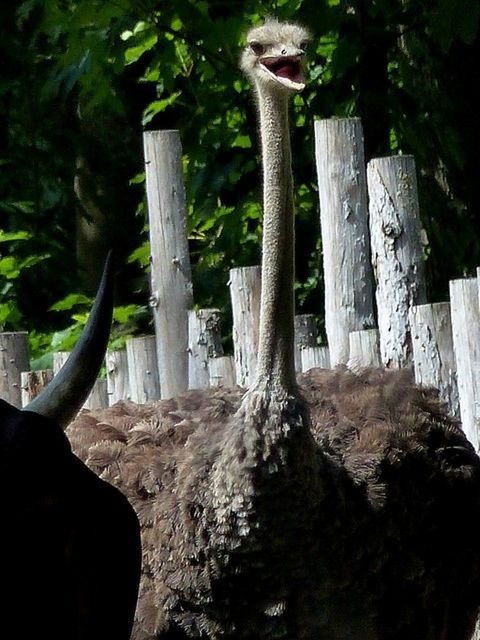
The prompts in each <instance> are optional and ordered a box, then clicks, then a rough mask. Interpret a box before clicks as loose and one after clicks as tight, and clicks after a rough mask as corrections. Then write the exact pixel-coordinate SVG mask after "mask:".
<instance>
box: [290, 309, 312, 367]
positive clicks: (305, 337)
mask: <svg viewBox="0 0 480 640" xmlns="http://www.w3.org/2000/svg"><path fill="white" fill-rule="evenodd" d="M294 327H295V371H297V373H298V372H299V371H301V370H302V350H303V349H305V348H306V347H315V346H316V345H317V337H318V328H317V319H316V318H315V316H314V315H313V314H310V313H304V314H299V315H297V316H295V320H294Z"/></svg>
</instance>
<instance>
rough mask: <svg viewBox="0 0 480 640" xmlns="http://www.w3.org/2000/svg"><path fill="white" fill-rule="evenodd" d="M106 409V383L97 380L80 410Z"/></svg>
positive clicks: (104, 380)
mask: <svg viewBox="0 0 480 640" xmlns="http://www.w3.org/2000/svg"><path fill="white" fill-rule="evenodd" d="M107 407H108V394H107V381H106V379H105V378H98V379H97V380H95V384H94V385H93V387H92V390H91V391H90V393H89V395H88V398H87V399H86V400H85V403H84V405H83V407H82V409H90V410H92V411H93V410H96V409H106V408H107Z"/></svg>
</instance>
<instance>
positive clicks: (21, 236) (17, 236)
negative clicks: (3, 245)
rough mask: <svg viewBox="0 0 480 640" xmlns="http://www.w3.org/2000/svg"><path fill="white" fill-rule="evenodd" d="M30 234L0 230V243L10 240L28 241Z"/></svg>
mask: <svg viewBox="0 0 480 640" xmlns="http://www.w3.org/2000/svg"><path fill="white" fill-rule="evenodd" d="M31 237H32V234H31V233H29V232H28V231H10V232H7V231H3V230H2V229H0V242H10V241H12V240H30V238H31Z"/></svg>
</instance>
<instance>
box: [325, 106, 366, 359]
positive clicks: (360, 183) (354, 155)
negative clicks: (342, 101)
mask: <svg viewBox="0 0 480 640" xmlns="http://www.w3.org/2000/svg"><path fill="white" fill-rule="evenodd" d="M315 142H316V152H315V154H316V162H317V175H318V192H319V197H320V224H321V231H322V253H323V269H324V278H325V328H326V332H327V338H328V346H329V349H330V359H331V365H332V367H334V366H335V365H337V364H346V363H347V361H348V356H349V338H348V336H349V334H350V332H351V331H357V330H361V329H369V328H371V327H373V326H374V316H373V276H372V267H371V263H370V247H369V242H368V214H367V188H366V180H365V158H364V150H363V132H362V125H361V122H360V120H359V119H358V118H344V119H343V118H342V119H331V120H318V121H317V122H315Z"/></svg>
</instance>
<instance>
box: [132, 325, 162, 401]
mask: <svg viewBox="0 0 480 640" xmlns="http://www.w3.org/2000/svg"><path fill="white" fill-rule="evenodd" d="M127 361H128V378H129V380H130V394H131V397H132V400H133V401H134V402H138V403H139V404H144V403H145V402H148V401H149V400H158V399H159V398H160V383H159V379H158V365H157V350H156V340H155V336H140V337H138V338H130V339H129V340H127Z"/></svg>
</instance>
